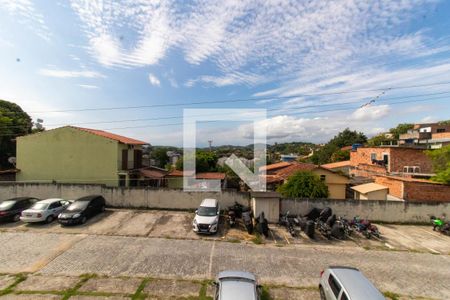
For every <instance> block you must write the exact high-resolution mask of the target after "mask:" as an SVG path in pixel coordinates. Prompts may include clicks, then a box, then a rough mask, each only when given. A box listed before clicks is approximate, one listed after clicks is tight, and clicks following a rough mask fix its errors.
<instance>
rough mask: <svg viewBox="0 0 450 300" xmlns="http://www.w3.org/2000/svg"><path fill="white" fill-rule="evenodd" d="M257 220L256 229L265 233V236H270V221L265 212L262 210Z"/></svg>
mask: <svg viewBox="0 0 450 300" xmlns="http://www.w3.org/2000/svg"><path fill="white" fill-rule="evenodd" d="M255 221H256V231H257V232H259V233H260V234H263V235H264V236H265V237H269V222H268V221H267V219H266V218H265V216H264V212H261V213H260V214H259V216H258V217H257V218H256V219H255Z"/></svg>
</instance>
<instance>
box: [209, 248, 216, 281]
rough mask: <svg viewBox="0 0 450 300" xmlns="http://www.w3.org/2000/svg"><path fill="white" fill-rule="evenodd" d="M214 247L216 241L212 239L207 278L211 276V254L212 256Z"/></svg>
mask: <svg viewBox="0 0 450 300" xmlns="http://www.w3.org/2000/svg"><path fill="white" fill-rule="evenodd" d="M215 248H216V241H215V240H214V241H213V242H212V246H211V253H210V254H209V268H208V278H211V276H212V264H213V256H214V249H215Z"/></svg>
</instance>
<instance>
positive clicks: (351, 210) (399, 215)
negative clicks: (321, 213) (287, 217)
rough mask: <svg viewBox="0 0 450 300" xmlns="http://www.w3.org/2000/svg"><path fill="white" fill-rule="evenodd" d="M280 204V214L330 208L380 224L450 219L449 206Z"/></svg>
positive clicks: (333, 202)
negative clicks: (379, 222) (441, 218)
mask: <svg viewBox="0 0 450 300" xmlns="http://www.w3.org/2000/svg"><path fill="white" fill-rule="evenodd" d="M280 202H281V203H280V207H281V210H280V213H286V212H287V211H289V212H290V213H291V214H305V213H307V212H308V211H309V210H310V209H311V208H313V207H318V208H324V207H331V208H332V209H333V213H335V214H336V215H340V216H346V217H347V218H353V217H354V216H360V217H362V218H368V219H370V220H374V221H381V222H395V223H429V222H430V216H432V215H437V216H441V215H442V214H445V215H446V216H450V203H428V202H426V203H408V202H402V201H374V200H361V201H358V200H346V201H342V200H331V199H323V200H322V199H313V200H309V199H281V201H280Z"/></svg>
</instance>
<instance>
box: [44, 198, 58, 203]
mask: <svg viewBox="0 0 450 300" xmlns="http://www.w3.org/2000/svg"><path fill="white" fill-rule="evenodd" d="M62 200H64V199H61V198H48V199H45V200H41V201H38V203H53V202H58V201H62Z"/></svg>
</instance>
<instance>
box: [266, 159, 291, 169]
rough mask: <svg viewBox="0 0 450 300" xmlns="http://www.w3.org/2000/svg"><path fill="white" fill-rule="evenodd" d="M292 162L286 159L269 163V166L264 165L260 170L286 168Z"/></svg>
mask: <svg viewBox="0 0 450 300" xmlns="http://www.w3.org/2000/svg"><path fill="white" fill-rule="evenodd" d="M291 164H292V163H290V162H286V161H282V162H279V163H276V164H271V165H267V166H262V167H260V168H259V170H260V171H264V170H266V171H268V170H274V169H279V168H284V167H287V166H290V165H291Z"/></svg>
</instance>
